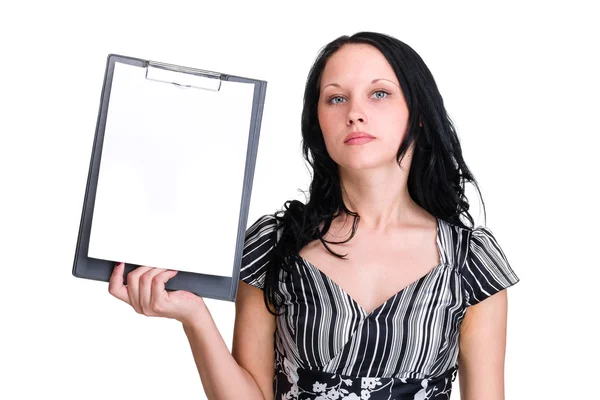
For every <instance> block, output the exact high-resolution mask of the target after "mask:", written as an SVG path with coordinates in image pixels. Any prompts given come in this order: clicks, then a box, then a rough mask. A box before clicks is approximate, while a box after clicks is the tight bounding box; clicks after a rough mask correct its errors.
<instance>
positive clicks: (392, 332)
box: [109, 32, 519, 400]
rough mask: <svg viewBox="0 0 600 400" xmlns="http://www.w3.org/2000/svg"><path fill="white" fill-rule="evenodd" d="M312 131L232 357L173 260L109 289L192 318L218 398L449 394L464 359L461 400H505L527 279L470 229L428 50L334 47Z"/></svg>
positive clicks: (259, 246) (318, 74)
mask: <svg viewBox="0 0 600 400" xmlns="http://www.w3.org/2000/svg"><path fill="white" fill-rule="evenodd" d="M302 136H303V153H304V157H305V158H306V160H307V161H308V162H309V163H310V165H311V167H312V169H313V172H314V174H313V178H312V182H311V185H310V198H309V199H308V201H307V202H306V204H303V203H301V202H299V201H289V202H286V204H285V207H284V209H283V210H282V211H280V212H277V213H274V214H272V215H271V214H269V215H263V216H262V217H261V218H259V219H258V220H257V221H255V222H254V223H253V224H252V225H251V226H250V227H249V228H248V230H247V232H246V240H245V245H244V253H243V258H242V267H241V271H240V279H241V281H242V282H241V283H240V285H239V289H238V296H237V299H236V318H235V328H234V338H233V344H232V351H231V353H229V351H228V349H227V346H226V344H225V343H224V341H223V339H222V337H221V335H220V334H219V332H218V330H217V328H216V326H215V324H214V322H213V320H212V318H211V316H210V313H209V311H208V309H207V308H206V307H205V305H204V302H203V301H202V299H201V298H200V297H197V296H195V295H193V294H191V293H188V292H183V291H180V292H172V293H167V292H165V291H164V284H165V282H167V281H168V280H169V279H170V278H171V277H173V276H174V275H175V274H176V272H175V271H169V270H162V269H154V268H150V267H140V268H137V269H136V270H134V271H132V272H131V273H130V274H129V275H128V286H127V287H125V286H123V277H122V274H123V266H122V265H119V266H118V267H117V268H115V270H114V273H113V276H112V278H111V281H110V284H109V291H110V293H111V294H113V295H114V296H116V297H118V298H120V299H121V300H123V301H125V302H127V303H129V304H131V305H132V306H133V308H134V309H135V310H136V311H137V312H139V313H143V314H146V315H151V316H162V317H168V318H175V319H177V320H179V321H181V322H182V324H183V327H184V330H185V332H186V334H187V336H188V339H189V341H190V345H191V349H192V352H193V354H194V358H195V361H196V365H197V367H198V371H199V373H200V377H201V379H202V383H203V386H204V389H205V391H206V394H207V396H208V398H219V399H242V398H243V399H263V398H264V399H273V398H276V399H278V400H279V399H296V398H298V399H322V400H324V399H332V400H335V399H377V400H378V399H411V400H412V399H450V393H451V388H452V383H453V381H454V380H455V378H456V375H457V372H458V370H459V368H460V371H461V372H460V378H461V379H460V380H461V382H460V383H461V384H460V388H461V398H462V399H466V400H474V399H482V398H485V399H503V398H504V371H503V370H504V353H505V343H506V316H507V296H506V291H505V290H503V289H505V288H507V287H509V286H511V285H514V284H515V283H517V282H518V281H519V278H518V277H517V276H516V274H515V273H514V271H513V270H512V269H511V267H510V266H509V264H508V262H507V259H506V257H505V255H504V253H503V252H502V250H501V248H500V247H499V245H498V242H497V241H496V239H495V238H494V236H493V235H492V232H491V231H490V230H489V229H488V228H486V227H474V226H473V225H474V223H473V218H472V217H471V215H470V214H469V212H468V209H469V203H468V202H467V199H466V197H465V195H464V185H465V182H472V183H473V184H475V186H477V184H476V182H475V179H474V178H473V176H472V174H471V172H470V171H469V169H468V168H467V166H466V164H465V162H464V160H463V158H462V154H461V148H460V144H459V141H458V137H457V134H456V132H455V130H454V127H453V126H452V123H451V121H450V119H449V117H448V116H447V114H446V111H445V109H444V105H443V101H442V97H441V95H440V94H439V92H438V90H437V87H436V84H435V82H434V79H433V77H432V75H431V73H430V72H429V70H428V68H427V67H426V65H425V64H424V62H423V61H422V59H421V58H420V57H419V56H418V55H417V53H415V52H414V50H412V49H411V48H410V47H409V46H407V45H406V44H404V43H402V42H400V41H399V40H397V39H395V38H392V37H389V36H386V35H382V34H377V33H372V32H362V33H358V34H355V35H353V36H351V37H347V36H343V37H340V38H338V39H336V40H334V41H333V42H331V43H329V44H328V45H327V46H326V47H325V48H324V49H323V50H322V51H321V54H320V55H319V57H318V58H317V60H316V62H315V64H314V66H313V68H312V69H311V71H310V74H309V77H308V81H307V84H306V91H305V102H304V109H303V112H302ZM461 217H462V218H461ZM463 220H467V221H468V222H469V223H470V225H466V224H465V222H463ZM483 300H485V301H483ZM459 350H460V351H459Z"/></svg>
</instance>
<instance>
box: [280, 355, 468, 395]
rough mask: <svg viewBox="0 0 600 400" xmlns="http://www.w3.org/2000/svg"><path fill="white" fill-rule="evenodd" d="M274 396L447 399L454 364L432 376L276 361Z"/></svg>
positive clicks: (454, 375) (453, 378)
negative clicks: (359, 372) (369, 373)
mask: <svg viewBox="0 0 600 400" xmlns="http://www.w3.org/2000/svg"><path fill="white" fill-rule="evenodd" d="M278 364H279V365H278V367H279V368H277V370H276V379H275V387H274V388H275V399H276V400H309V399H310V400H340V399H346V400H367V399H368V400H384V399H385V400H392V399H394V400H427V399H434V400H450V394H451V391H452V382H453V381H454V380H455V379H456V375H457V372H458V366H456V365H455V366H454V367H452V368H450V369H449V370H447V371H446V372H444V374H442V375H441V376H438V377H435V378H433V379H432V378H428V379H427V378H424V379H412V378H376V377H370V378H367V377H353V376H344V375H339V374H331V373H328V372H323V371H315V370H308V369H301V368H296V367H295V366H293V365H292V364H291V363H290V362H289V361H288V360H287V359H285V358H284V359H283V362H281V363H278Z"/></svg>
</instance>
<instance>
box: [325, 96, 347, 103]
mask: <svg viewBox="0 0 600 400" xmlns="http://www.w3.org/2000/svg"><path fill="white" fill-rule="evenodd" d="M335 99H342V100H343V99H344V98H343V97H342V96H334V97H332V98H330V99H329V103H330V104H340V103H339V102H336V101H334V100H335Z"/></svg>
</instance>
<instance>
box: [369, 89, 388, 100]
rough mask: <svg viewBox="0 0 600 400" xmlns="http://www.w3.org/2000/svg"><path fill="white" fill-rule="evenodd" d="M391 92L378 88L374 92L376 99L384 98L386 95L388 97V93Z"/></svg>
mask: <svg viewBox="0 0 600 400" xmlns="http://www.w3.org/2000/svg"><path fill="white" fill-rule="evenodd" d="M389 94H390V93H389V92H387V91H385V90H377V91H375V92H374V93H373V95H375V98H376V99H383V98H385V97H387V95H389Z"/></svg>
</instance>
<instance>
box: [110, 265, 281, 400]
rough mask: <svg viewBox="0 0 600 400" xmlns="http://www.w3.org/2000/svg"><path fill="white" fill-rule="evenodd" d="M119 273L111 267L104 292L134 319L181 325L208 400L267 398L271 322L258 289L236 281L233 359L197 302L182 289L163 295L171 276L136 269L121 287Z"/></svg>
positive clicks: (202, 305)
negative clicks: (150, 318)
mask: <svg viewBox="0 0 600 400" xmlns="http://www.w3.org/2000/svg"><path fill="white" fill-rule="evenodd" d="M123 270H124V266H123V264H122V263H119V264H118V265H117V266H116V267H115V268H114V270H113V273H112V276H111V279H110V282H109V286H108V291H109V292H110V293H111V294H112V295H113V296H115V297H117V298H118V299H120V300H122V301H124V302H126V303H128V304H129V305H131V306H132V307H133V308H134V309H135V310H136V312H138V313H140V314H144V315H147V316H153V317H164V318H173V319H176V320H178V321H180V322H181V323H182V325H183V329H184V331H185V333H186V335H187V337H188V340H189V342H190V347H191V349H192V353H193V356H194V361H195V363H196V367H197V368H198V373H199V374H200V380H201V381H202V385H203V387H204V391H205V393H206V395H207V397H208V398H209V399H211V400H229V399H232V400H233V399H235V400H238V399H250V400H252V399H257V400H263V399H268V400H271V399H272V398H273V383H272V382H273V374H274V365H273V362H272V360H273V354H274V345H273V334H274V330H275V317H274V316H273V315H271V314H270V313H269V312H268V311H267V310H266V308H265V306H264V302H263V296H262V291H261V290H260V289H257V288H253V287H251V286H250V285H247V284H246V283H243V282H240V287H239V290H238V296H237V300H236V311H237V312H236V325H235V332H234V340H233V342H234V345H233V348H234V351H233V352H232V353H233V355H234V356H235V357H234V356H233V355H232V353H230V352H229V349H228V348H227V345H226V344H225V341H224V340H223V337H222V336H221V334H220V332H219V330H218V328H217V326H216V325H215V322H214V320H213V318H212V316H211V315H210V312H209V310H208V308H207V307H206V304H205V303H204V300H203V299H202V298H201V297H198V296H196V295H195V294H193V293H190V292H186V291H182V290H178V291H174V292H170V293H168V292H166V291H165V283H166V282H167V281H168V280H169V279H171V278H172V277H173V276H175V274H176V273H177V271H170V270H164V269H158V268H151V267H144V266H142V267H138V268H137V269H135V270H134V271H132V272H130V273H129V274H128V275H127V285H124V284H123Z"/></svg>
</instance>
